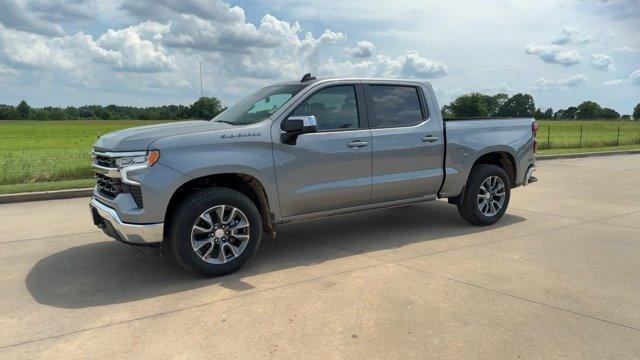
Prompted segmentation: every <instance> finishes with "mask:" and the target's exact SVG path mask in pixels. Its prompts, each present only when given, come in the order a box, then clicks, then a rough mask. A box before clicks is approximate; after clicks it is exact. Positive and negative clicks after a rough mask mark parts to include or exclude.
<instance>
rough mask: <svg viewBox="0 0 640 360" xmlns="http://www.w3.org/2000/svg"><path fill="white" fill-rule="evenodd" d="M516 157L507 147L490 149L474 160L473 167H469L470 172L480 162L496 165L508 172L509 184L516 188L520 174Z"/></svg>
mask: <svg viewBox="0 0 640 360" xmlns="http://www.w3.org/2000/svg"><path fill="white" fill-rule="evenodd" d="M515 159H516V158H515V156H514V155H513V154H512V153H511V152H510V151H508V150H506V149H500V150H494V151H488V152H485V153H484V154H482V155H480V156H479V157H478V158H477V159H476V160H475V161H474V162H473V165H471V168H470V169H469V173H471V169H473V168H474V167H475V166H476V165H479V164H490V165H496V166H498V167H500V168H501V169H502V170H504V171H505V172H506V173H507V176H508V177H509V182H510V184H509V185H510V187H511V188H514V187H515V186H516V180H517V176H518V168H517V163H516V160H515Z"/></svg>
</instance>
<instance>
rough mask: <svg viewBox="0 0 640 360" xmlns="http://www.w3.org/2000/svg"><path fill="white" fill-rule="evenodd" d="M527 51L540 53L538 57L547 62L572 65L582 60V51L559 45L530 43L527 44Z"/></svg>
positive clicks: (527, 52) (534, 53)
mask: <svg viewBox="0 0 640 360" xmlns="http://www.w3.org/2000/svg"><path fill="white" fill-rule="evenodd" d="M525 53H526V54H533V55H538V57H540V59H542V61H544V62H545V63H547V64H560V65H562V66H572V65H576V64H579V63H581V62H582V57H581V56H580V53H578V52H577V51H575V50H567V49H564V48H562V47H560V46H557V45H535V44H529V45H527V48H526V50H525Z"/></svg>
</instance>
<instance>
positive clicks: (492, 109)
mask: <svg viewBox="0 0 640 360" xmlns="http://www.w3.org/2000/svg"><path fill="white" fill-rule="evenodd" d="M507 100H509V95H507V94H504V93H500V94H496V95H494V96H490V95H484V101H485V103H486V104H487V108H488V109H489V116H495V115H496V114H497V113H498V111H499V110H500V107H502V105H504V103H505V102H507Z"/></svg>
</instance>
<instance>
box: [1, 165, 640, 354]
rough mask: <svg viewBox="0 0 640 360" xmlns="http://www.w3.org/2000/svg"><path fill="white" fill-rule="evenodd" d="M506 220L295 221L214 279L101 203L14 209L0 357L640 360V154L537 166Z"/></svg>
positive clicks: (452, 216)
mask: <svg viewBox="0 0 640 360" xmlns="http://www.w3.org/2000/svg"><path fill="white" fill-rule="evenodd" d="M539 168H540V170H539V171H538V173H537V176H538V178H539V179H540V181H539V182H538V183H536V184H534V185H532V186H529V187H525V188H518V189H516V190H514V191H513V193H512V199H511V201H512V203H511V206H510V207H509V210H508V212H507V215H506V216H505V218H504V219H502V220H501V222H499V223H498V224H497V225H495V226H492V227H487V228H479V227H472V226H469V225H467V224H466V223H465V222H463V220H461V218H460V217H459V216H458V214H457V212H456V209H455V207H453V206H450V205H448V204H446V202H444V201H437V202H431V203H426V204H420V205H412V206H407V207H403V208H394V209H385V210H379V211H371V212H366V213H360V214H353V215H348V216H343V217H334V218H327V219H322V220H317V221H310V222H305V223H298V224H291V225H287V226H282V227H281V228H280V229H279V237H278V238H277V239H275V240H265V241H264V242H263V246H262V247H261V249H260V250H259V252H258V254H257V256H256V258H255V259H254V260H253V262H251V263H250V265H249V266H247V267H245V268H244V269H243V270H241V271H240V272H238V273H236V274H233V275H230V276H227V277H222V278H215V279H206V278H202V277H198V276H194V275H191V274H188V273H186V272H184V271H183V270H181V268H179V267H178V266H177V265H175V264H173V263H171V262H169V261H166V260H159V259H156V258H152V257H149V256H145V255H143V254H141V253H139V252H137V251H135V250H133V249H132V248H129V247H127V246H125V245H123V244H120V243H118V242H116V241H112V240H110V239H109V238H107V237H106V236H105V235H103V234H102V233H101V232H99V231H98V230H97V229H96V228H94V227H93V225H92V224H91V222H90V219H89V212H88V205H87V203H88V199H86V198H85V199H73V200H55V201H48V202H32V203H21V204H7V205H1V206H0V234H2V235H1V236H0V276H1V279H0V311H1V313H0V314H1V317H0V358H3V359H18V358H29V359H32V358H55V359H72V358H108V359H112V358H123V357H128V358H136V359H138V358H147V357H148V358H151V357H154V358H158V357H159V358H167V357H171V358H173V357H178V358H182V357H184V358H195V357H199V358H212V359H218V358H225V357H226V358H232V359H242V358H253V359H265V358H291V359H302V358H305V359H306V358H317V359H319V358H322V359H327V358H329V359H330V358H348V359H360V358H362V359H379V358H415V359H426V358H472V359H481V358H485V359H498V358H509V359H515V358H529V359H552V358H558V359H571V358H574V359H585V358H595V359H598V358H599V359H637V358H640V155H624V156H611V157H600V158H585V159H571V160H553V161H544V162H540V163H539Z"/></svg>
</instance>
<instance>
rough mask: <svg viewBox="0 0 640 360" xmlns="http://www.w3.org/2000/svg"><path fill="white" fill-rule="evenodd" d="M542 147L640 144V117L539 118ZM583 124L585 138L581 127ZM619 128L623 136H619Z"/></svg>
mask: <svg viewBox="0 0 640 360" xmlns="http://www.w3.org/2000/svg"><path fill="white" fill-rule="evenodd" d="M539 123H540V129H539V130H538V143H539V149H540V150H544V149H580V148H601V147H608V146H617V145H635V144H638V145H640V121H539ZM581 127H582V141H581V140H580V128H581ZM618 128H620V137H619V138H618Z"/></svg>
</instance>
